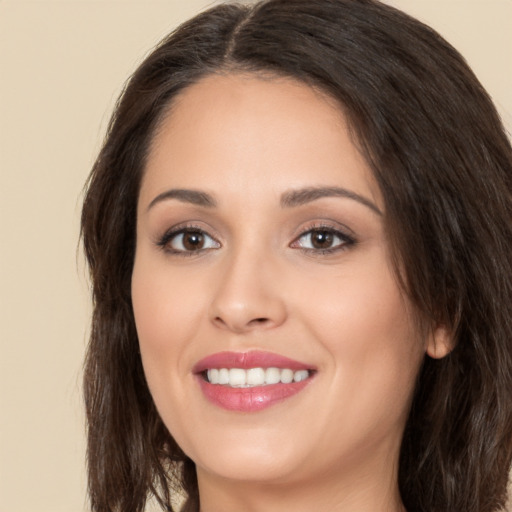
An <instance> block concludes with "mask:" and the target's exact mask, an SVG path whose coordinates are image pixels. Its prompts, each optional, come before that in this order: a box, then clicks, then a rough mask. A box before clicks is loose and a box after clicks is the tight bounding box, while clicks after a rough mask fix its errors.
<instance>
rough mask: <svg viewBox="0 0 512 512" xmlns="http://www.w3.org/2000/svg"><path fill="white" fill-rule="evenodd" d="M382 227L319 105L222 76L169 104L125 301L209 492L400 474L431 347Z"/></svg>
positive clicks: (337, 128)
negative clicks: (233, 483) (234, 483)
mask: <svg viewBox="0 0 512 512" xmlns="http://www.w3.org/2000/svg"><path fill="white" fill-rule="evenodd" d="M384 219H385V211H384V205H383V202H382V198H381V196H380V194H379V190H378V188H377V186H376V184H375V182H374V180H373V178H372V175H371V172H370V170H369V168H368V166H367V164H366V162H365V160H364V159H363V158H362V156H361V155H360V153H359V152H358V150H357V149H356V147H355V146H354V144H353V142H352V140H351V137H350V134H349V131H348V129H347V125H346V123H345V119H344V116H343V114H342V112H341V110H340V108H339V107H338V106H337V105H336V104H335V103H334V102H333V101H332V100H330V99H328V98H327V97H325V96H324V95H322V94H321V93H319V92H318V91H315V90H313V89H312V88H310V87H308V86H306V85H304V84H301V83H298V82H295V81H292V80H288V79H278V78H274V79H262V78H258V77H257V76H254V75H228V76H216V75H214V76H208V77H206V78H204V79H202V80H201V81H200V82H198V83H197V84H195V85H193V86H191V87H189V88H188V89H186V90H185V91H184V92H183V93H182V94H181V96H180V97H179V98H178V99H177V100H176V101H175V102H174V105H173V108H172V110H171V111H170V113H169V115H168V117H167V118H166V119H165V121H164V123H163V125H162V126H161V129H160V130H159V131H158V133H157V135H156V137H155V139H154V141H153V146H152V149H151V151H150V154H149V158H148V161H147V168H146V171H145V175H144V178H143V182H142V187H141V191H140V199H139V204H138V222H137V248H136V258H135V265H134V269H133V280H132V294H133V307H134V313H135V320H136V325H137V331H138V335H139V340H140V350H141V355H142V361H143V365H144V370H145V373H146V377H147V381H148V385H149V388H150V390H151V394H152V396H153V398H154V401H155V403H156V406H157V408H158V411H159V413H160V415H161V417H162V419H163V421H164V423H165V425H166V426H167V427H168V429H169V431H170V432H171V434H172V435H173V436H174V438H175V439H176V441H177V442H178V444H179V445H180V446H181V447H182V449H183V450H184V451H185V453H186V454H187V455H189V456H190V457H191V458H192V460H193V461H194V462H195V463H196V465H197V468H198V476H199V478H200V481H201V478H204V477H205V476H212V477H218V478H228V479H237V480H249V481H260V482H263V481H265V482H281V483H285V482H290V481H302V480H304V479H309V480H311V479H315V478H319V479H320V478H323V479H325V478H326V476H325V475H332V476H335V477H337V476H339V475H341V474H342V473H343V474H345V475H347V474H353V475H359V476H360V474H361V473H364V474H365V475H366V474H368V472H369V471H370V473H371V471H374V470H378V469H379V468H381V469H382V468H385V470H386V471H388V472H389V471H390V468H391V467H392V465H393V463H395V462H396V460H397V456H398V450H399V445H400V439H401V435H402V431H403V427H404V424H405V421H406V418H407V415H408V409H409V405H410V400H411V394H412V392H413V387H414V382H415V379H416V376H417V373H418V371H419V366H420V364H421V361H422V358H423V357H424V353H425V351H426V350H427V348H428V347H429V343H431V341H429V340H428V339H420V336H419V335H418V329H417V326H416V325H415V324H414V322H413V320H412V315H411V314H410V309H411V308H410V307H409V304H408V302H407V300H406V298H404V296H403V294H402V293H401V290H400V288H399V286H398V285H397V282H396V280H395V276H394V273H393V270H392V266H391V263H390V255H389V252H390V248H389V245H388V240H387V238H386V231H385V229H384ZM208 379H210V380H208ZM244 383H245V384H244ZM354 477H355V476H354Z"/></svg>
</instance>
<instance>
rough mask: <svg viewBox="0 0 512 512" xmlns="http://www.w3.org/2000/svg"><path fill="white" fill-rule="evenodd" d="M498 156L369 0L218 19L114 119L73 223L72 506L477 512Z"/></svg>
mask: <svg viewBox="0 0 512 512" xmlns="http://www.w3.org/2000/svg"><path fill="white" fill-rule="evenodd" d="M511 181H512V150H511V147H510V144H509V141H508V139H507V137H506V135H505V133H504V130H503V127H502V126H501V123H500V120H499V118H498V116H497V114H496V112H495V109H494V107H493V105H492V103H491V101H490V99H489V97H488V96H487V94H486V93H485V91H484V90H483V89H482V87H481V85H480V84H479V83H478V81H477V80H476V78H475V77H474V75H473V74H472V72H471V71H470V70H469V69H468V67H467V65H466V64H465V63H464V61H463V59H462V58H461V57H460V55H459V54H458V53H457V52H456V51H455V50H454V49H453V48H452V47H450V46H449V45H448V44H447V43H446V42H445V41H444V40H442V39H441V38H440V37H439V35H437V34H436V33H435V32H433V31H432V30H430V29H429V28H427V27H425V26H424V25H422V24H420V23H419V22H418V21H416V20H414V19H411V18H410V17H408V16H406V15H405V14H403V13H401V12H399V11H397V10H394V9H392V8H390V7H388V6H385V5H383V4H381V3H379V2H376V1H373V0H365V1H356V0H317V1H305V0H270V1H267V2H262V3H257V4H255V5H254V6H250V7H249V6H241V5H222V6H218V7H215V8H213V9H211V10H210V11H207V12H205V13H203V14H201V15H199V16H197V17H196V18H194V19H192V20H191V21H189V22H188V23H186V24H184V25H183V26H181V27H180V28H179V29H178V30H177V31H175V32H174V33H173V34H171V35H170V36H169V37H168V38H167V39H165V40H164V41H162V42H161V44H160V45H159V46H158V47H157V48H156V49H155V50H154V51H153V53H152V54H151V55H149V56H148V57H147V59H146V60H145V61H144V62H143V63H142V65H141V66H140V67H139V69H138V70H137V71H136V72H135V74H134V75H133V77H132V78H131V80H130V82H129V83H128V85H127V87H126V89H125V91H124V93H123V95H122V97H121V98H120V100H119V103H118V105H117V108H116V111H115V113H114V116H113V119H112V121H111V124H110V128H109V131H108V134H107V138H106V141H105V144H104V147H103V149H102V150H101V153H100V155H99V157H98V159H97V161H96V164H95V166H94V168H93V171H92V174H91V177H90V181H89V184H88V191H87V195H86V200H85V204H84V209H83V216H82V235H83V240H84V245H85V251H86V255H87V258H88V262H89V265H90V270H91V276H92V282H93V292H94V317H93V327H92V333H91V340H90V347H89V352H88V356H87V361H86V369H85V398H86V407H87V417H88V441H89V445H88V446H89V448H88V462H89V491H90V497H91V504H92V509H93V510H94V511H107V510H108V511H114V510H119V511H123V512H126V511H142V510H143V509H144V505H145V503H146V500H147V498H148V496H150V495H151V494H152V495H154V496H155V497H156V499H157V500H158V502H159V503H160V504H161V506H162V508H164V509H166V510H173V508H172V507H173V505H172V504H171V500H172V498H173V496H174V497H175V496H176V494H177V493H184V494H185V496H186V502H185V505H184V508H183V510H185V511H197V510H201V511H203V512H208V511H230V510H254V511H258V510H265V511H273V510H298V511H301V510H311V509H312V508H313V507H316V508H318V509H319V510H325V511H327V510H329V511H331V510H332V511H338V510H343V511H344V512H347V511H358V512H362V511H366V510H371V511H377V510H379V511H394V512H395V511H403V510H407V511H408V512H416V511H425V512H427V511H428V512H432V511H436V512H437V511H446V512H448V511H450V512H453V511H462V510H464V511H474V512H492V511H497V510H499V509H500V507H502V506H503V504H504V502H505V499H506V485H507V474H508V469H509V468H510V464H511V459H512V403H511V400H510V389H511V387H512V348H511V342H510V340H511V338H512V323H511V315H510V313H511V306H510V305H511V304H512V282H511V279H510V276H511V275H512V268H511V267H512V263H511V261H510V253H511V249H512V223H511V219H512V198H511V191H512V183H511Z"/></svg>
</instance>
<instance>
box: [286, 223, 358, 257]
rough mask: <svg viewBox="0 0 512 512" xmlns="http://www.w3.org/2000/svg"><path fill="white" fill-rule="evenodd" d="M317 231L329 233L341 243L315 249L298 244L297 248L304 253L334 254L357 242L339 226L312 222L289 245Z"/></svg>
mask: <svg viewBox="0 0 512 512" xmlns="http://www.w3.org/2000/svg"><path fill="white" fill-rule="evenodd" d="M318 232H326V233H329V234H330V235H332V236H334V237H336V238H339V239H340V241H341V243H339V244H338V245H335V246H334V247H329V248H327V249H315V248H308V247H301V246H298V247H297V249H300V250H301V251H302V252H304V253H306V254H313V255H322V256H323V255H329V254H334V253H336V252H341V251H345V250H347V249H348V248H349V247H351V246H353V245H355V244H356V243H357V241H356V239H355V238H354V237H353V236H352V235H349V234H347V233H346V232H344V231H341V230H340V229H339V228H335V227H333V226H332V225H329V224H313V225H311V226H309V227H308V228H306V230H305V231H303V232H302V233H301V234H300V235H299V236H298V237H297V238H295V240H294V241H293V242H292V243H291V244H290V247H293V244H295V243H297V242H298V241H299V240H300V239H301V238H304V237H306V236H308V235H312V234H313V233H318Z"/></svg>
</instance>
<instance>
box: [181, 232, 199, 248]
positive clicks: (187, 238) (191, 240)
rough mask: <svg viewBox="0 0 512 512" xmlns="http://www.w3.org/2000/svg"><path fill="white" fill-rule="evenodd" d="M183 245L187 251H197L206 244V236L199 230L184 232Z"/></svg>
mask: <svg viewBox="0 0 512 512" xmlns="http://www.w3.org/2000/svg"><path fill="white" fill-rule="evenodd" d="M182 243H183V247H184V248H185V249H186V250H187V251H196V250H197V249H202V248H203V245H204V236H203V234H202V233H199V232H193V231H192V232H190V233H183V241H182Z"/></svg>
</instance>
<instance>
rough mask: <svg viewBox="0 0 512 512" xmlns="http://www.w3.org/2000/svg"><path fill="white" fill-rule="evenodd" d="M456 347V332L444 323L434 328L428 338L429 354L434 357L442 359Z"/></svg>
mask: <svg viewBox="0 0 512 512" xmlns="http://www.w3.org/2000/svg"><path fill="white" fill-rule="evenodd" d="M454 348H455V339H454V333H453V331H452V330H451V329H448V328H447V327H446V326H444V325H440V326H437V327H435V328H433V329H432V331H431V332H430V333H429V335H428V339H427V350H426V352H427V354H428V355H429V356H430V357H431V358H432V359H442V358H443V357H445V356H447V355H448V354H449V353H450V352H451V351H452V350H453V349H454Z"/></svg>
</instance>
